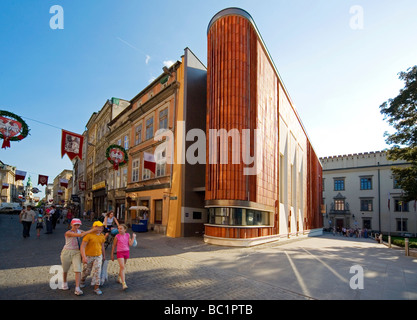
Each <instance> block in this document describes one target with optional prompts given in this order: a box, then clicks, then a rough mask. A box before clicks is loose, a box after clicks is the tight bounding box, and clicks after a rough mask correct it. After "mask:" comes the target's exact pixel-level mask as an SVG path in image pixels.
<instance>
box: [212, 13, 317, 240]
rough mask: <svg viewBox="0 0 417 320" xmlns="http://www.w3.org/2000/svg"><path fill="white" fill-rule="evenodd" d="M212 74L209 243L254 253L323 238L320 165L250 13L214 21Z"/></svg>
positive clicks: (215, 17)
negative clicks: (253, 248)
mask: <svg viewBox="0 0 417 320" xmlns="http://www.w3.org/2000/svg"><path fill="white" fill-rule="evenodd" d="M207 72H208V74H207V130H206V132H207V162H206V163H207V164H206V181H205V199H206V208H208V210H209V221H208V223H207V224H206V226H205V241H206V242H208V243H214V244H227V245H236V246H248V245H254V244H258V243H263V242H267V241H275V240H278V239H280V238H288V237H297V236H305V235H313V234H321V232H322V215H321V214H320V203H321V183H322V182H321V181H322V179H321V174H322V167H321V164H320V162H319V159H318V158H317V156H316V154H315V152H314V149H313V147H312V145H311V143H310V140H309V138H308V136H307V133H306V131H305V128H304V126H303V124H302V122H301V120H300V118H299V116H298V114H297V111H296V110H295V108H294V105H293V103H292V101H291V98H290V96H289V94H288V92H287V90H286V88H285V86H284V84H283V82H282V79H281V77H280V75H279V73H278V71H277V69H276V67H275V65H274V62H273V61H272V58H271V56H270V55H269V53H268V50H267V48H266V46H265V43H264V42H263V40H262V37H261V36H260V33H259V31H258V29H257V27H256V25H255V23H254V21H253V19H252V17H251V16H250V15H249V14H248V13H247V12H246V11H244V10H242V9H238V8H229V9H225V10H223V11H220V12H219V13H218V14H216V15H215V16H214V17H213V19H212V20H211V22H210V24H209V26H208V65H207ZM222 129H224V130H225V132H226V133H224V131H223V133H224V135H223V136H222V134H216V133H218V132H220V131H221V130H222ZM210 130H215V131H214V132H215V134H210ZM212 132H213V131H212ZM255 132H257V134H255ZM224 138H225V139H226V140H222V139H224ZM225 154H226V156H225ZM251 157H252V159H253V162H252V163H251V162H250V161H248V160H250V159H251ZM225 159H227V161H225Z"/></svg>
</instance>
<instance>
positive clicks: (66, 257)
mask: <svg viewBox="0 0 417 320" xmlns="http://www.w3.org/2000/svg"><path fill="white" fill-rule="evenodd" d="M80 226H81V220H80V219H72V221H71V229H70V230H68V231H67V232H65V245H64V248H63V249H62V251H61V263H62V270H63V273H62V276H63V282H62V290H69V287H68V283H67V275H68V271H69V269H70V267H71V264H72V267H73V268H74V273H75V292H74V293H75V294H76V295H77V296H79V295H82V294H83V292H82V291H81V289H80V279H81V271H82V263H81V253H80V244H81V241H80V240H81V239H80V238H81V237H84V236H85V235H86V234H88V233H92V232H97V230H96V229H97V228H92V229H91V230H88V231H84V232H82V231H81V230H80Z"/></svg>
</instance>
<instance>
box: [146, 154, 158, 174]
mask: <svg viewBox="0 0 417 320" xmlns="http://www.w3.org/2000/svg"><path fill="white" fill-rule="evenodd" d="M143 167H144V168H145V169H149V170H150V171H152V172H153V173H154V174H155V170H156V162H155V157H154V155H153V154H152V153H147V152H144V153H143Z"/></svg>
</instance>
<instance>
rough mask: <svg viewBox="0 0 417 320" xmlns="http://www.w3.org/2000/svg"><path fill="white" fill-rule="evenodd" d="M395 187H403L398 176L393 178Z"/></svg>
mask: <svg viewBox="0 0 417 320" xmlns="http://www.w3.org/2000/svg"><path fill="white" fill-rule="evenodd" d="M393 188H394V189H401V186H400V183H399V181H398V178H397V177H394V178H393Z"/></svg>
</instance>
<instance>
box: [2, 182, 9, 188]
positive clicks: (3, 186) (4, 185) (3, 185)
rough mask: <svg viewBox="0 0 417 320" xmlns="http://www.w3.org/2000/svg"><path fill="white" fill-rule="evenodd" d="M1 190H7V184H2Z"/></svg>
mask: <svg viewBox="0 0 417 320" xmlns="http://www.w3.org/2000/svg"><path fill="white" fill-rule="evenodd" d="M3 189H9V184H8V183H3V184H2V185H1V190H3Z"/></svg>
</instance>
